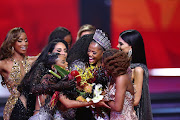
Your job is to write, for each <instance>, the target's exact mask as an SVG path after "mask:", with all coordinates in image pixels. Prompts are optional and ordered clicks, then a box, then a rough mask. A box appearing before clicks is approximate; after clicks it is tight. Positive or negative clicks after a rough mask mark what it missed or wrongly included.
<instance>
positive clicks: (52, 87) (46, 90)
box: [31, 74, 75, 94]
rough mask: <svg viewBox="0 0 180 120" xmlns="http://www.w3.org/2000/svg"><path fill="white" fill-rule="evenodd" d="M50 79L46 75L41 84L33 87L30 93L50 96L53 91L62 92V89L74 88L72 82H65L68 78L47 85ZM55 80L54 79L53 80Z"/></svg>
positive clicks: (49, 76) (50, 77)
mask: <svg viewBox="0 0 180 120" xmlns="http://www.w3.org/2000/svg"><path fill="white" fill-rule="evenodd" d="M50 79H52V76H51V75H49V74H46V75H45V76H43V78H42V80H41V81H42V82H41V83H39V84H37V85H34V86H33V87H32V91H31V92H32V93H33V94H50V93H53V92H55V91H62V90H64V89H72V88H74V86H75V82H74V80H67V79H68V77H64V78H63V79H61V80H59V82H58V83H56V84H49V83H48V82H49V81H50ZM53 79H56V78H53Z"/></svg>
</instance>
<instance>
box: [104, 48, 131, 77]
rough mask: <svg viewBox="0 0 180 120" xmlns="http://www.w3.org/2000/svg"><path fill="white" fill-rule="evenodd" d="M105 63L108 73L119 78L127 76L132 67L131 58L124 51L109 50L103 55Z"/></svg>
mask: <svg viewBox="0 0 180 120" xmlns="http://www.w3.org/2000/svg"><path fill="white" fill-rule="evenodd" d="M103 63H104V66H105V69H106V70H107V72H108V73H109V74H110V75H112V76H114V77H117V76H119V75H123V74H126V72H127V69H128V67H129V65H130V58H129V57H128V56H127V54H126V53H124V52H122V51H119V50H117V49H109V50H106V51H105V52H104V53H103Z"/></svg>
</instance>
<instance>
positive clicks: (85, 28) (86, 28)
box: [76, 24, 96, 40]
mask: <svg viewBox="0 0 180 120" xmlns="http://www.w3.org/2000/svg"><path fill="white" fill-rule="evenodd" d="M95 30H96V28H95V26H93V25H90V24H84V25H82V26H81V27H80V29H79V31H78V33H77V37H76V40H78V39H79V38H80V37H81V34H82V33H83V32H86V31H89V32H92V34H93V33H94V32H95Z"/></svg>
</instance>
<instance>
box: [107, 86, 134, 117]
mask: <svg viewBox="0 0 180 120" xmlns="http://www.w3.org/2000/svg"><path fill="white" fill-rule="evenodd" d="M115 93H116V84H115V83H114V84H113V85H112V87H111V88H110V89H107V90H106V95H105V99H108V100H112V101H115ZM133 103H134V95H132V94H131V93H130V92H129V91H126V93H125V98H124V104H123V109H122V111H121V112H116V111H111V114H110V119H111V120H137V116H136V115H135V111H134V106H133Z"/></svg>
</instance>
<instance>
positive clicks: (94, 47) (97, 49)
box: [88, 41, 103, 65]
mask: <svg viewBox="0 0 180 120" xmlns="http://www.w3.org/2000/svg"><path fill="white" fill-rule="evenodd" d="M102 55H103V49H102V47H101V46H100V45H99V44H98V43H96V42H94V41H93V42H91V43H90V45H89V48H88V56H89V63H90V64H93V65H96V64H97V65H101V59H102Z"/></svg>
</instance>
